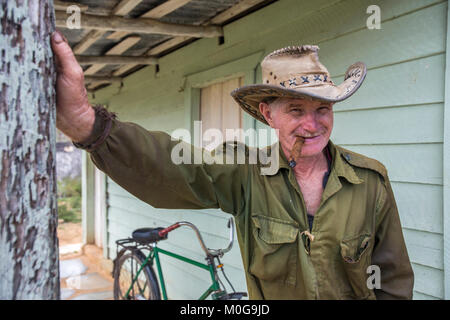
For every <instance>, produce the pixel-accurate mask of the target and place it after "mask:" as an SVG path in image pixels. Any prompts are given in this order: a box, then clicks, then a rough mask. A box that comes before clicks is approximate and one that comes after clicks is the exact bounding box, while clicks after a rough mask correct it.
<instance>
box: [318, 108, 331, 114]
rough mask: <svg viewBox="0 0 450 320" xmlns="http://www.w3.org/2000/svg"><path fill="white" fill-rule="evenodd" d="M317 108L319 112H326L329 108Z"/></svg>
mask: <svg viewBox="0 0 450 320" xmlns="http://www.w3.org/2000/svg"><path fill="white" fill-rule="evenodd" d="M318 110H319V112H320V113H327V112H328V111H329V110H330V108H328V107H320V108H319V109H318Z"/></svg>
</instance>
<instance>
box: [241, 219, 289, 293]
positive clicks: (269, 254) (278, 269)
mask: <svg viewBox="0 0 450 320" xmlns="http://www.w3.org/2000/svg"><path fill="white" fill-rule="evenodd" d="M252 221H253V224H254V228H253V239H254V245H253V254H252V258H251V261H250V265H249V272H250V273H251V274H252V275H254V276H255V277H257V278H258V279H260V280H264V281H269V282H282V283H284V284H288V285H294V286H295V284H296V280H297V236H298V225H297V223H296V222H295V221H285V220H281V219H277V218H272V217H267V216H263V215H253V216H252Z"/></svg>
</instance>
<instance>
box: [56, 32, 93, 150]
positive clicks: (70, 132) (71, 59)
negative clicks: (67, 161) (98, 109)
mask: <svg viewBox="0 0 450 320" xmlns="http://www.w3.org/2000/svg"><path fill="white" fill-rule="evenodd" d="M51 46H52V50H53V54H54V57H55V61H56V71H57V79H56V127H57V128H58V129H59V130H61V131H62V132H63V133H64V134H65V135H67V136H68V137H69V138H71V139H72V140H73V141H74V142H81V141H84V140H86V139H87V138H88V137H89V135H90V133H91V132H92V129H93V126H94V121H95V112H94V109H93V108H92V107H91V105H90V104H89V101H88V97H87V91H86V88H85V86H84V74H83V69H82V68H81V66H80V65H79V63H78V62H77V60H76V58H75V55H74V54H73V52H72V49H71V48H70V46H69V44H68V42H67V40H66V39H65V37H64V36H63V35H62V33H61V32H59V31H55V32H53V34H52V37H51Z"/></svg>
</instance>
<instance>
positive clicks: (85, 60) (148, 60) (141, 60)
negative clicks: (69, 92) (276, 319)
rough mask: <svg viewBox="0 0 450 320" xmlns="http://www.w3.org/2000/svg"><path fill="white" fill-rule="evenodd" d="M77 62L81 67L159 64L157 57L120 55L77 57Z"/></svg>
mask: <svg viewBox="0 0 450 320" xmlns="http://www.w3.org/2000/svg"><path fill="white" fill-rule="evenodd" d="M75 57H76V58H77V61H78V63H79V64H81V65H85V64H130V63H136V64H146V65H151V64H152V65H155V64H158V59H157V58H155V57H146V56H139V57H133V56H131V57H130V56H120V55H110V56H81V55H76V56H75Z"/></svg>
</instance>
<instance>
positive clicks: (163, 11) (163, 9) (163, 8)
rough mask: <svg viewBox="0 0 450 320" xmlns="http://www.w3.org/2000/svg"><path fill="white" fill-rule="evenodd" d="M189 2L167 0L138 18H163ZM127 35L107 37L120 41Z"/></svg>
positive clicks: (188, 0) (184, 0)
mask: <svg viewBox="0 0 450 320" xmlns="http://www.w3.org/2000/svg"><path fill="white" fill-rule="evenodd" d="M190 1H192V0H168V1H166V2H164V3H163V4H160V5H159V6H157V7H155V8H153V9H151V10H149V11H147V12H146V13H144V14H143V15H141V16H140V18H152V19H159V18H162V17H163V16H165V15H167V14H169V13H171V12H172V11H175V10H176V9H178V8H180V7H181V6H183V5H185V4H186V3H188V2H190ZM127 34H128V33H127V32H124V31H115V32H113V33H111V34H110V35H109V36H108V39H120V38H123V37H124V36H126V35H127Z"/></svg>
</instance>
